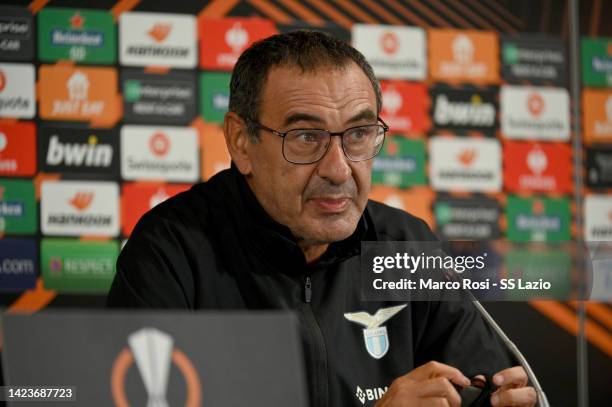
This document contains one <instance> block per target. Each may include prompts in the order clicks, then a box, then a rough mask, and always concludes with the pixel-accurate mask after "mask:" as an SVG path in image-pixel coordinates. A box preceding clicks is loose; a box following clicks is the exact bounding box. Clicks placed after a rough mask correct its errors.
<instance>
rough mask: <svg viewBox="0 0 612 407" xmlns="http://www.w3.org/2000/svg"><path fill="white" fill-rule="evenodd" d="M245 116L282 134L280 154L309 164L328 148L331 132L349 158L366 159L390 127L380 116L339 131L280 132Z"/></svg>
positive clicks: (307, 130)
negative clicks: (367, 122)
mask: <svg viewBox="0 0 612 407" xmlns="http://www.w3.org/2000/svg"><path fill="white" fill-rule="evenodd" d="M246 120H247V121H249V122H250V123H252V124H254V125H255V126H257V127H258V128H260V129H262V130H266V131H269V132H270V133H272V134H276V135H277V136H279V137H282V139H283V157H285V160H287V161H289V162H290V163H293V164H312V163H315V162H317V161H319V160H320V159H322V158H323V157H324V156H325V154H326V153H327V150H329V146H330V145H331V137H332V136H340V137H342V151H343V152H344V155H345V156H346V158H348V159H349V160H351V161H366V160H369V159H371V158H373V157H375V156H376V155H377V154H378V153H379V152H380V149H381V148H382V146H383V143H384V141H385V133H386V132H387V131H389V126H387V124H386V123H385V122H384V121H382V119H381V118H380V117H379V118H377V120H378V121H380V122H381V123H382V124H368V125H365V126H357V127H351V128H348V129H346V130H344V131H340V132H331V131H328V130H322V129H291V130H289V131H285V132H282V131H278V130H274V129H271V128H269V127H267V126H264V125H263V124H261V123H258V122H256V121H255V120H252V119H248V118H247V119H246Z"/></svg>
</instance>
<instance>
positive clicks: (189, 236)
mask: <svg viewBox="0 0 612 407" xmlns="http://www.w3.org/2000/svg"><path fill="white" fill-rule="evenodd" d="M230 88H231V89H230V107H229V110H230V111H229V113H227V115H226V116H225V122H224V132H225V138H226V143H227V147H228V150H229V152H230V154H231V157H232V168H231V169H229V170H226V171H223V172H221V173H219V174H218V175H216V176H214V177H213V178H211V179H210V180H209V181H207V182H205V183H201V184H198V185H195V186H194V187H193V188H191V190H189V191H188V192H185V193H182V194H179V195H178V196H176V197H174V198H172V199H169V200H168V201H166V202H164V203H163V204H161V205H158V206H157V207H155V208H154V209H153V210H151V211H150V212H149V213H147V214H146V215H145V216H143V218H142V219H141V221H140V222H139V224H138V225H137V227H136V228H135V230H134V232H133V234H132V236H131V237H130V239H129V241H128V243H127V244H126V246H125V248H124V249H123V251H122V253H121V255H120V257H119V260H118V262H117V276H116V278H115V281H114V283H113V285H112V288H111V291H110V293H109V298H108V303H109V305H111V306H116V307H150V308H183V309H244V308H247V309H291V310H294V311H295V312H296V313H297V314H298V317H299V320H300V325H301V335H302V339H303V345H304V352H305V361H306V367H307V377H308V385H309V393H310V399H311V403H312V405H313V406H349V405H363V404H368V405H374V404H376V405H377V406H385V407H392V406H408V405H409V406H418V405H423V406H425V405H432V406H434V405H435V406H438V405H440V406H445V405H450V406H459V405H460V398H459V395H458V392H457V388H460V387H461V386H466V385H467V384H469V383H470V381H469V379H468V377H469V378H472V377H474V376H476V375H482V376H485V377H487V378H489V380H491V376H492V375H493V374H494V373H496V372H497V373H496V374H495V375H494V376H493V382H494V383H495V384H496V385H499V386H500V387H499V389H498V390H497V391H496V392H495V393H494V396H493V397H492V398H491V402H492V404H493V405H495V406H502V405H503V406H509V405H533V403H534V400H535V392H534V390H533V389H532V388H531V387H526V384H527V379H526V376H525V373H524V371H523V369H522V368H520V367H514V368H510V366H511V365H512V362H511V360H510V358H509V357H508V356H507V354H506V352H505V351H504V350H503V346H502V345H501V344H500V342H499V340H498V339H497V338H496V337H495V335H494V333H493V332H492V331H491V330H490V329H489V328H488V327H487V326H486V324H485V323H484V321H483V320H482V319H481V318H480V316H479V315H478V314H477V312H476V311H475V309H474V308H473V306H472V305H471V303H460V302H455V303H442V302H440V303H438V302H435V303H434V302H422V303H410V304H399V305H398V304H397V303H382V302H363V301H361V298H360V278H359V250H360V242H361V241H362V240H368V241H377V240H378V241H381V240H412V241H424V240H433V239H435V236H434V235H433V234H432V233H431V231H430V230H429V228H428V227H427V226H426V224H425V223H424V222H423V221H422V220H420V219H417V218H415V217H413V216H411V215H409V214H407V213H405V212H402V211H399V210H396V209H392V208H390V207H387V206H385V205H382V204H379V203H375V202H372V201H368V194H369V193H370V177H371V171H372V158H373V157H374V156H375V155H376V154H377V153H378V152H379V151H380V148H381V146H382V144H383V140H384V135H385V132H386V131H387V127H386V125H385V124H384V122H383V121H382V120H380V118H378V114H379V112H380V110H381V94H380V88H379V85H378V83H377V81H376V79H375V77H374V74H373V71H372V68H371V67H370V66H369V64H368V63H367V62H366V60H365V59H364V57H363V56H362V55H361V54H360V53H359V52H358V51H356V50H355V49H354V48H352V47H350V46H349V45H348V44H346V43H344V42H341V41H338V40H335V39H333V38H331V37H329V36H327V35H324V34H321V33H315V32H306V31H299V32H293V33H289V34H281V35H276V36H273V37H270V38H267V39H265V40H263V41H260V42H258V43H256V44H254V45H253V46H252V47H250V48H249V49H247V50H246V51H245V52H244V53H243V54H242V56H241V57H240V59H239V60H238V62H237V64H236V67H235V68H234V72H233V74H232V80H231V85H230ZM360 311H365V312H367V313H369V314H371V315H374V314H376V313H377V312H381V313H384V314H385V315H386V317H385V318H386V322H384V326H385V327H386V332H387V340H388V346H387V347H386V351H385V353H384V354H380V353H378V354H377V353H374V352H371V349H370V350H368V349H367V347H366V346H365V344H364V337H363V332H362V331H363V329H362V327H361V326H360V325H358V324H355V323H354V322H353V321H352V320H351V319H352V318H351V317H350V316H351V315H352V314H353V313H355V312H360ZM434 361H437V362H434ZM387 388H388V390H387V391H386V393H385V394H384V396H383V390H384V389H387ZM360 392H361V393H360Z"/></svg>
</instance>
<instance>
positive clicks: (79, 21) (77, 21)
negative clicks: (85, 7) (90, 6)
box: [70, 11, 85, 30]
mask: <svg viewBox="0 0 612 407" xmlns="http://www.w3.org/2000/svg"><path fill="white" fill-rule="evenodd" d="M84 24H85V17H83V16H82V15H81V13H79V12H78V11H77V12H76V13H74V15H73V16H72V17H70V27H72V28H74V29H75V30H80V29H82V28H83V25H84Z"/></svg>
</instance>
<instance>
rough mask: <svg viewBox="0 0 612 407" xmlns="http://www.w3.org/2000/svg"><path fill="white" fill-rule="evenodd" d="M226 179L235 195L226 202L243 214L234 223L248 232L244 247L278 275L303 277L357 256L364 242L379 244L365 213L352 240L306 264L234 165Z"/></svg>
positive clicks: (286, 230) (288, 234)
mask: <svg viewBox="0 0 612 407" xmlns="http://www.w3.org/2000/svg"><path fill="white" fill-rule="evenodd" d="M224 172H225V171H224ZM224 175H226V176H227V178H228V179H227V181H228V182H229V183H230V184H231V186H230V189H231V190H232V191H231V192H232V193H231V195H233V197H232V201H233V202H227V208H232V209H231V210H232V211H236V210H237V213H240V214H241V215H240V216H238V217H235V218H234V219H235V221H237V222H240V223H242V225H241V228H243V230H244V232H245V236H243V237H244V240H243V244H244V245H246V246H250V247H251V250H254V251H255V252H256V253H257V255H258V257H262V258H263V259H264V260H265V261H266V262H267V263H268V264H270V265H271V266H273V267H274V268H275V269H277V270H279V271H282V272H285V273H290V274H304V273H308V272H310V271H313V270H317V269H322V268H327V267H329V266H332V265H333V264H335V263H338V262H340V261H342V260H344V259H346V258H348V257H351V256H353V255H355V254H358V253H359V252H360V249H361V241H362V240H376V236H375V230H374V227H373V225H372V222H371V219H370V216H369V214H368V212H367V209H366V211H365V212H364V214H363V215H362V216H361V218H360V219H359V223H358V224H357V228H356V229H355V231H354V232H353V234H352V235H351V236H349V237H348V238H346V239H344V240H342V241H338V242H334V243H331V244H330V245H329V247H328V249H327V251H326V252H325V253H324V254H323V256H322V257H321V258H320V259H318V260H317V261H316V262H314V263H310V264H307V263H306V259H305V257H304V254H303V252H302V250H301V249H300V247H299V246H298V244H297V241H296V239H295V237H294V236H293V234H292V233H291V230H290V229H289V228H288V227H286V226H285V225H282V224H280V223H278V222H276V221H275V220H274V219H272V217H270V215H268V213H267V212H266V211H265V209H264V208H263V207H262V206H261V204H260V203H259V201H258V200H257V198H256V197H255V194H254V193H253V191H252V190H251V187H250V186H249V185H248V183H247V181H246V179H245V177H244V176H243V175H242V174H241V173H240V172H239V171H238V169H237V168H236V167H235V165H234V164H233V163H232V166H231V168H230V169H229V170H227V174H224ZM236 206H239V208H236Z"/></svg>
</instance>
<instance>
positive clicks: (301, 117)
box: [283, 113, 324, 127]
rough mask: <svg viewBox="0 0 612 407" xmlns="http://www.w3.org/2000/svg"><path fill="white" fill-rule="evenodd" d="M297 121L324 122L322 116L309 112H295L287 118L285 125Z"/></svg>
mask: <svg viewBox="0 0 612 407" xmlns="http://www.w3.org/2000/svg"><path fill="white" fill-rule="evenodd" d="M297 122H315V123H321V124H323V123H324V121H323V119H322V118H320V117H318V116H315V115H312V114H308V113H294V114H291V115H289V116H287V117H286V118H285V122H284V123H283V126H284V127H287V126H290V125H292V124H294V123H297Z"/></svg>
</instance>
